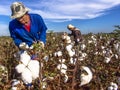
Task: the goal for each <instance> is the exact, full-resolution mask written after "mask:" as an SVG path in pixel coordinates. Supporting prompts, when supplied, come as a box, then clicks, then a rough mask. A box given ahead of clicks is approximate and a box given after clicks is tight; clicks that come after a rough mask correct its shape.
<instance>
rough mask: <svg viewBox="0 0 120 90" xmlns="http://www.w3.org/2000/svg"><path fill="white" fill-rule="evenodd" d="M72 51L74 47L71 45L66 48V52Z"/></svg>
mask: <svg viewBox="0 0 120 90" xmlns="http://www.w3.org/2000/svg"><path fill="white" fill-rule="evenodd" d="M71 49H72V45H71V44H69V45H67V46H66V50H67V51H68V52H69V51H71Z"/></svg>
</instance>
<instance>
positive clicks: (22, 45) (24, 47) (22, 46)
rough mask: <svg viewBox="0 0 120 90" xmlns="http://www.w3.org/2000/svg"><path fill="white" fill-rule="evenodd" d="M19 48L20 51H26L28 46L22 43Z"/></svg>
mask: <svg viewBox="0 0 120 90" xmlns="http://www.w3.org/2000/svg"><path fill="white" fill-rule="evenodd" d="M19 48H20V49H22V50H25V49H28V48H29V46H28V45H27V44H26V43H25V42H22V43H21V44H20V45H19Z"/></svg>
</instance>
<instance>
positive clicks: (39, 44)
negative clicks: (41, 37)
mask: <svg viewBox="0 0 120 90" xmlns="http://www.w3.org/2000/svg"><path fill="white" fill-rule="evenodd" d="M30 49H34V50H37V51H39V50H41V49H44V43H43V42H42V41H37V42H34V43H33V44H32V45H31V46H30Z"/></svg>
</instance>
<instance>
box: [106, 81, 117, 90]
mask: <svg viewBox="0 0 120 90" xmlns="http://www.w3.org/2000/svg"><path fill="white" fill-rule="evenodd" d="M108 90H118V86H117V84H116V83H113V82H110V86H109V87H108Z"/></svg>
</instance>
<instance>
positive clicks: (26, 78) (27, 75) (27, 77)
mask: <svg viewBox="0 0 120 90" xmlns="http://www.w3.org/2000/svg"><path fill="white" fill-rule="evenodd" d="M21 78H22V80H23V82H24V83H25V84H29V83H32V74H31V71H30V70H29V69H28V68H25V69H24V71H23V72H22V73H21Z"/></svg>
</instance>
